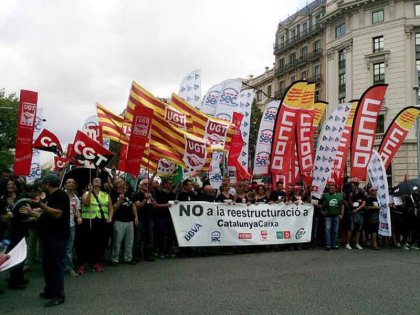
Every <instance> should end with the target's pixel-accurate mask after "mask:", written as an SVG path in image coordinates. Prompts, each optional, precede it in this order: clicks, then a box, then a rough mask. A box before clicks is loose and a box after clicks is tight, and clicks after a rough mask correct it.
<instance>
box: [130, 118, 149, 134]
mask: <svg viewBox="0 0 420 315" xmlns="http://www.w3.org/2000/svg"><path fill="white" fill-rule="evenodd" d="M135 118H136V121H135V124H134V130H133V134H135V135H136V136H142V137H147V132H148V130H149V125H150V118H147V117H135Z"/></svg>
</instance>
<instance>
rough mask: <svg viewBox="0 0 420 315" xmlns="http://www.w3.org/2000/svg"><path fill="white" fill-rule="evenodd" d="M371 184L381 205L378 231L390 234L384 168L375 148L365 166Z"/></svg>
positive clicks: (389, 215) (385, 234)
mask: <svg viewBox="0 0 420 315" xmlns="http://www.w3.org/2000/svg"><path fill="white" fill-rule="evenodd" d="M367 170H368V175H369V179H370V181H371V183H372V186H374V187H376V189H377V199H378V202H379V204H380V205H381V209H380V210H379V231H378V234H379V235H382V236H391V213H390V209H389V191H388V181H387V178H386V169H385V165H384V162H383V161H382V158H381V156H380V155H379V153H378V152H377V151H376V150H373V151H372V155H371V157H370V161H369V164H368V167H367Z"/></svg>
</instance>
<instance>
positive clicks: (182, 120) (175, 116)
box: [165, 106, 187, 130]
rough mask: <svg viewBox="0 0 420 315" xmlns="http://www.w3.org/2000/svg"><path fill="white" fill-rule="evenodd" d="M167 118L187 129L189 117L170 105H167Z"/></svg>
mask: <svg viewBox="0 0 420 315" xmlns="http://www.w3.org/2000/svg"><path fill="white" fill-rule="evenodd" d="M165 120H166V121H168V122H170V123H171V124H173V125H175V126H177V127H179V128H181V129H184V130H185V129H187V117H186V116H185V115H184V114H182V113H180V112H179V111H177V110H174V109H172V108H170V107H169V106H166V107H165Z"/></svg>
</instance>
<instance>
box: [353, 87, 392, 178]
mask: <svg viewBox="0 0 420 315" xmlns="http://www.w3.org/2000/svg"><path fill="white" fill-rule="evenodd" d="M387 87H388V85H387V84H377V85H373V86H371V87H370V88H368V89H367V90H366V91H365V93H363V95H362V97H361V99H360V101H359V104H358V105H357V108H356V111H355V114H354V122H353V128H352V129H353V130H352V137H351V170H350V174H351V177H352V178H355V179H358V180H361V181H364V180H365V179H366V168H367V165H368V163H369V160H370V155H371V153H372V149H373V145H374V143H375V133H376V124H377V121H378V116H379V112H380V110H381V107H382V102H383V100H384V97H385V92H386V89H387Z"/></svg>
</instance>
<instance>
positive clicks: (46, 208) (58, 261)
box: [20, 174, 70, 307]
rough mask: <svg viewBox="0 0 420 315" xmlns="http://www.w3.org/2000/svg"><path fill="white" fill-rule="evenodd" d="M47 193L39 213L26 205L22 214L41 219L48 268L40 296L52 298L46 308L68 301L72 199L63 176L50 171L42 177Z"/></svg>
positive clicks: (45, 270)
mask: <svg viewBox="0 0 420 315" xmlns="http://www.w3.org/2000/svg"><path fill="white" fill-rule="evenodd" d="M41 184H42V188H43V190H44V192H45V193H46V199H45V201H44V202H40V204H39V207H40V209H41V211H42V212H37V211H34V210H33V209H32V207H31V206H29V205H25V206H23V207H22V211H20V212H21V213H25V214H28V215H30V216H34V217H36V218H38V221H39V234H40V237H41V239H42V241H43V249H44V256H43V259H42V267H43V271H44V281H45V288H44V291H43V292H42V293H41V294H40V297H42V298H46V299H48V301H47V302H46V303H45V306H46V307H50V306H56V305H59V304H62V303H64V299H65V294H64V265H63V261H64V255H65V251H66V244H67V240H68V237H69V233H70V226H69V221H70V199H69V196H68V195H67V194H66V192H64V191H63V190H61V189H60V180H59V177H58V176H56V175H54V174H48V175H46V176H45V177H44V178H43V179H42V180H41Z"/></svg>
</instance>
